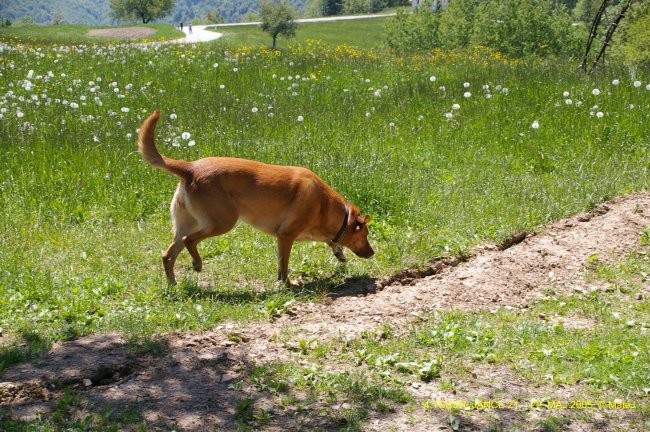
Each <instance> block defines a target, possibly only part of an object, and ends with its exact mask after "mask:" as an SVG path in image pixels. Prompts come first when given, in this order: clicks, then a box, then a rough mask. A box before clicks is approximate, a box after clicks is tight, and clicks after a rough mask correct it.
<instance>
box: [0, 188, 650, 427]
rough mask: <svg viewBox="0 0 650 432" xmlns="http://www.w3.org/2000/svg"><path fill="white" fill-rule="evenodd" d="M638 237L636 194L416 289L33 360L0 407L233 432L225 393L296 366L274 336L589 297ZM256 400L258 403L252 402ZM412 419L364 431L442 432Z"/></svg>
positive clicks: (649, 211)
mask: <svg viewBox="0 0 650 432" xmlns="http://www.w3.org/2000/svg"><path fill="white" fill-rule="evenodd" d="M648 227H650V192H643V193H636V194H631V195H628V196H625V197H621V198H618V199H616V200H613V201H611V202H608V203H606V204H603V205H601V206H599V207H598V208H597V209H596V210H595V211H594V212H592V213H589V214H581V215H577V216H574V217H571V218H569V219H564V220H560V221H558V222H556V223H553V224H551V225H549V226H548V227H546V228H544V230H543V231H541V232H540V233H538V234H535V235H528V236H521V237H520V238H519V239H518V240H520V242H519V243H517V244H515V245H513V246H511V247H509V248H507V249H505V250H501V249H500V248H498V247H496V246H483V247H480V248H477V249H476V251H475V252H474V254H473V256H472V257H471V258H470V259H469V260H467V261H466V262H462V263H458V262H454V261H453V260H449V261H447V262H441V263H434V264H432V266H431V268H430V269H429V271H426V272H424V273H425V274H429V276H427V277H424V278H415V277H414V276H417V274H415V272H408V271H407V272H404V274H403V275H402V276H401V277H399V278H395V279H396V280H395V281H394V282H391V281H390V280H384V281H380V282H366V283H365V285H363V286H353V287H351V288H350V289H349V290H348V291H347V292H342V293H339V294H344V295H341V296H337V297H336V298H332V299H331V300H330V301H328V302H326V303H325V304H312V303H307V304H306V303H300V304H297V305H296V306H294V307H293V308H292V309H291V310H290V311H289V312H288V313H287V314H285V315H283V316H282V317H280V318H279V319H277V320H275V321H273V322H265V323H252V324H245V325H243V326H240V325H239V324H225V325H221V326H219V327H217V328H215V329H212V330H209V331H205V332H202V333H200V334H172V335H166V336H164V337H163V338H162V341H163V342H162V343H163V344H164V345H165V354H164V355H163V356H154V355H135V354H133V353H131V352H129V350H128V349H127V347H126V345H125V341H124V340H123V338H122V337H121V336H120V335H116V334H108V335H94V336H91V337H87V338H82V339H79V340H76V341H72V342H67V343H62V344H56V345H55V346H54V347H53V348H52V350H51V352H50V353H49V354H48V355H47V356H45V357H44V358H43V359H41V360H39V361H37V362H34V363H31V364H20V365H17V366H14V367H12V368H10V369H8V370H6V371H5V372H4V373H3V374H2V375H0V404H2V406H6V407H9V408H10V409H11V411H12V413H13V415H14V416H15V417H17V418H33V417H34V416H36V415H37V414H38V413H39V412H48V411H50V410H51V409H52V407H53V406H54V402H53V401H54V400H55V399H56V398H57V397H59V396H60V395H61V394H62V392H63V391H62V389H63V388H64V387H66V386H73V387H75V386H76V388H77V389H79V390H80V391H81V392H82V393H83V395H84V397H85V398H86V400H87V401H88V403H89V404H90V405H91V406H92V405H94V406H97V407H101V406H106V405H110V406H115V407H124V406H128V405H129V404H137V406H138V408H139V409H140V410H141V414H142V415H143V417H144V418H145V419H146V420H147V421H149V422H152V423H153V424H159V425H177V426H178V427H180V428H183V429H188V430H232V429H235V419H234V412H235V406H236V403H237V401H240V400H241V399H242V398H243V397H245V394H246V393H245V392H244V391H245V390H246V389H243V390H242V389H237V388H236V387H233V386H232V385H231V384H233V383H234V382H236V381H237V380H239V379H241V378H244V377H246V375H247V374H248V373H249V371H250V366H251V365H252V364H253V363H256V364H259V363H263V362H267V361H283V360H288V359H292V360H295V361H299V359H297V358H296V353H294V352H292V351H290V350H289V349H288V348H287V347H286V344H282V343H280V342H278V337H277V336H278V335H280V334H282V333H283V332H286V331H290V333H291V334H294V335H299V337H300V338H302V339H310V338H318V339H319V340H323V339H328V338H332V337H336V336H341V335H348V336H355V335H358V334H359V333H360V332H361V331H363V330H374V329H377V327H378V326H379V325H380V324H382V323H383V324H390V325H391V326H393V328H395V329H403V328H407V327H408V324H409V323H410V322H412V321H413V320H415V319H416V318H417V316H418V315H419V314H422V313H426V312H428V311H433V310H440V309H452V308H458V309H463V310H486V309H487V310H489V309H495V308H498V307H512V308H526V307H527V305H528V304H529V303H531V302H533V301H535V300H536V299H538V298H540V297H542V296H543V295H544V294H543V293H544V290H545V289H548V288H549V287H552V288H553V289H554V290H555V291H557V292H576V291H578V292H579V291H587V290H591V289H600V288H601V287H592V286H588V285H587V282H586V281H585V279H584V275H585V271H586V267H585V266H586V264H587V263H588V261H589V260H590V257H595V256H597V257H598V260H600V261H604V262H607V261H610V260H614V259H617V258H620V257H621V256H623V255H624V254H625V253H626V252H629V251H632V250H634V249H635V248H637V247H638V246H639V237H640V232H641V231H642V230H644V229H647V228H648ZM399 281H401V282H399ZM404 282H408V283H407V284H404ZM648 289H650V287H646V290H648ZM398 331H399V330H398ZM233 334H236V338H234V339H233V337H232V335H233ZM476 376H477V380H478V381H479V383H478V384H476V387H475V388H474V389H473V391H474V392H475V394H483V393H482V392H484V394H485V395H487V396H486V397H489V395H490V394H491V393H490V392H492V391H495V390H494V389H495V388H497V389H498V388H506V387H512V388H517V389H518V391H521V392H527V391H531V392H532V391H534V389H528V388H527V385H526V383H525V382H520V379H519V378H517V377H516V376H513V375H512V374H510V373H509V372H508V371H507V370H506V369H505V368H501V369H496V370H493V369H489V370H488V369H486V370H484V371H481V368H478V369H477V371H476ZM247 391H249V392H250V391H252V390H250V389H248V390H247ZM410 391H412V392H414V394H415V395H416V397H430V395H431V394H432V392H434V393H435V392H436V391H437V390H436V389H435V385H434V384H427V385H424V387H421V388H420V387H418V388H417V389H410ZM511 391H512V390H511ZM553 391H555V392H570V391H571V390H570V389H562V388H559V389H555V390H553ZM259 397H260V399H263V398H264V396H263V394H261V395H259ZM260 399H258V401H260ZM260 403H261V404H264V400H261V402H260ZM268 403H269V404H270V406H271V407H272V406H273V405H272V404H271V402H268ZM533 414H534V413H529V414H526V415H533ZM405 417H409V418H405ZM423 417H426V418H420V419H419V420H417V419H416V420H414V419H413V418H412V415H410V414H404V413H395V414H393V415H388V416H387V417H382V418H376V419H371V420H370V421H369V422H368V423H367V427H366V428H367V430H378V431H379V430H399V431H413V432H415V431H420V430H444V429H437V428H438V427H439V426H440V424H439V423H436V421H435V419H434V418H433V417H432V416H430V415H429V416H423ZM1 420H2V419H1V418H0V421H1ZM318 421H319V420H318V417H317V416H311V415H309V414H307V413H302V414H301V413H296V412H293V413H286V412H277V411H276V412H275V414H274V416H273V421H272V422H271V423H270V424H269V425H267V426H264V427H261V428H260V429H259V430H267V431H275V430H301V428H302V430H313V429H319V428H323V429H326V430H329V428H328V427H327V425H325V426H323V425H321V424H319V423H318ZM477 427H478V426H477ZM463 430H468V429H463ZM472 430H473V429H472ZM476 430H480V429H476ZM571 430H573V429H571ZM576 430H581V431H589V430H593V429H590V428H589V427H588V426H585V427H584V428H579V429H576ZM602 430H604V429H602Z"/></svg>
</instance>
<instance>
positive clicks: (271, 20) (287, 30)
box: [260, 0, 298, 49]
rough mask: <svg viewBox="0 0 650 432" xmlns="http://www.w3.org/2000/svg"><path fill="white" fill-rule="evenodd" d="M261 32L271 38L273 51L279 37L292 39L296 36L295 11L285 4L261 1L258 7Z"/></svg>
mask: <svg viewBox="0 0 650 432" xmlns="http://www.w3.org/2000/svg"><path fill="white" fill-rule="evenodd" d="M260 19H261V21H262V30H263V31H265V32H267V33H269V34H270V35H271V37H272V38H273V49H275V44H276V40H277V38H278V36H279V35H284V36H287V37H293V36H295V35H296V29H297V28H298V24H297V23H296V21H295V19H296V11H295V10H294V9H293V8H292V7H291V6H289V5H288V4H287V3H285V2H281V3H276V2H272V1H268V0H267V1H263V2H262V4H261V6H260Z"/></svg>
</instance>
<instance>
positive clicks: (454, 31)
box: [386, 0, 585, 57]
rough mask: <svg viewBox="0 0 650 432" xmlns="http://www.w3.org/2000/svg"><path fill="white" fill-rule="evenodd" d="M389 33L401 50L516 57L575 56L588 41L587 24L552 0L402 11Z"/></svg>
mask: <svg viewBox="0 0 650 432" xmlns="http://www.w3.org/2000/svg"><path fill="white" fill-rule="evenodd" d="M386 32H387V39H388V46H389V47H390V48H392V49H394V50H398V51H422V50H429V49H431V48H446V49H469V48H473V47H476V46H485V47H489V48H492V49H495V50H497V51H499V52H502V53H504V54H507V55H509V56H512V57H524V56H529V55H535V56H540V57H545V56H552V55H569V56H577V55H579V54H580V53H581V44H582V41H583V40H584V39H585V34H584V32H585V30H584V27H583V26H574V25H573V23H572V19H571V15H570V13H569V11H568V10H567V9H566V8H565V7H564V6H561V5H560V6H558V5H556V4H555V2H553V1H552V0H539V1H535V0H504V1H491V0H455V1H453V2H449V6H448V8H447V9H446V10H445V11H439V12H435V13H434V12H432V11H431V10H430V9H429V8H419V9H418V10H417V11H415V12H412V13H398V15H397V17H396V18H395V19H394V20H393V22H392V23H390V24H389V25H388V26H387V31H386Z"/></svg>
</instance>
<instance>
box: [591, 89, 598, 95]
mask: <svg viewBox="0 0 650 432" xmlns="http://www.w3.org/2000/svg"><path fill="white" fill-rule="evenodd" d="M591 94H592V95H594V96H598V95H599V94H600V90H598V89H597V88H595V89H593V90H592V91H591Z"/></svg>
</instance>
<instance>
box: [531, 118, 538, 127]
mask: <svg viewBox="0 0 650 432" xmlns="http://www.w3.org/2000/svg"><path fill="white" fill-rule="evenodd" d="M530 127H532V128H533V129H539V122H538V121H537V120H535V121H533V124H532V125H530Z"/></svg>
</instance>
